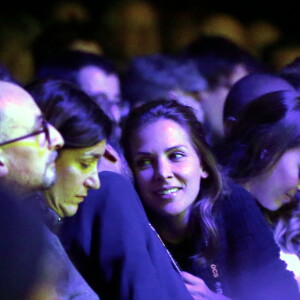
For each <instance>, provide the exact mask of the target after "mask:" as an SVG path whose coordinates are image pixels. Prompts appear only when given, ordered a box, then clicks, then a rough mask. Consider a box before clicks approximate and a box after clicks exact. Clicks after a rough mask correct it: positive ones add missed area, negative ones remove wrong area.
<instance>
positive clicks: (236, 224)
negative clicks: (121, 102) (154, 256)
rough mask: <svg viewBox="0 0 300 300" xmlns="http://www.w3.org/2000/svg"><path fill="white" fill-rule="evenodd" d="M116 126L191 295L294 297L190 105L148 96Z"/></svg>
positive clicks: (250, 204) (266, 237)
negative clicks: (226, 178) (225, 178)
mask: <svg viewBox="0 0 300 300" xmlns="http://www.w3.org/2000/svg"><path fill="white" fill-rule="evenodd" d="M122 130H123V134H122V139H121V142H122V146H123V147H124V154H125V156H126V158H127V160H128V162H129V165H130V167H131V169H132V171H133V176H134V181H135V184H136V187H137V190H138V192H139V194H140V196H141V200H142V202H143V205H144V207H145V209H146V211H147V214H148V216H149V219H150V221H151V222H152V224H153V226H154V228H155V229H156V230H157V231H158V233H159V234H160V236H161V239H162V240H163V241H164V243H165V244H166V246H167V247H168V248H169V250H170V252H171V254H172V255H173V256H174V258H175V260H176V261H177V263H178V264H179V267H180V268H181V269H182V270H183V271H182V272H181V274H182V277H183V279H184V281H185V284H186V287H187V289H188V290H189V291H190V293H191V295H192V296H193V297H194V299H199V297H200V298H201V299H202V297H205V298H206V297H208V298H209V299H214V300H221V299H228V298H227V297H232V298H237V299H243V300H245V299H249V300H250V299H275V298H276V299H282V300H283V299H299V294H298V291H297V284H296V282H295V281H294V280H293V276H292V274H291V273H290V272H288V271H286V270H285V265H284V263H283V262H282V261H280V259H279V251H278V248H277V246H276V244H275V241H274V238H273V236H272V233H271V232H270V230H269V227H268V224H267V223H266V221H265V219H264V216H263V214H262V213H261V211H260V210H259V207H258V206H257V204H256V201H255V199H254V198H253V197H252V196H251V195H250V194H249V193H248V192H247V191H246V190H245V189H243V188H242V187H239V186H237V185H234V184H229V183H228V188H227V184H226V189H224V190H223V189H222V180H221V175H220V173H219V171H218V167H217V164H216V161H215V159H214V156H213V155H212V153H211V151H210V149H209V148H208V146H207V143H206V141H205V135H204V132H203V128H202V125H201V124H200V123H199V122H198V121H197V119H196V117H195V115H194V114H193V112H192V110H191V109H190V108H189V107H187V106H184V105H181V104H179V103H178V102H176V101H171V100H169V101H165V100H159V101H153V102H149V103H146V104H144V105H142V106H140V107H137V108H135V109H133V110H132V111H131V113H130V114H129V115H128V117H127V118H126V119H125V120H124V123H123V128H122ZM262 250H263V251H262ZM221 294H223V295H221ZM225 295H226V296H225Z"/></svg>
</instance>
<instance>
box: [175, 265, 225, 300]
mask: <svg viewBox="0 0 300 300" xmlns="http://www.w3.org/2000/svg"><path fill="white" fill-rule="evenodd" d="M181 275H182V278H183V280H184V283H185V286H186V287H187V289H188V291H189V292H190V294H191V295H192V297H193V298H194V300H230V298H227V297H226V296H223V295H219V294H216V293H214V292H212V291H211V290H210V289H209V288H208V287H207V285H206V284H205V282H204V281H203V280H202V279H201V278H199V277H196V276H194V275H192V274H190V273H188V272H184V271H182V272H181Z"/></svg>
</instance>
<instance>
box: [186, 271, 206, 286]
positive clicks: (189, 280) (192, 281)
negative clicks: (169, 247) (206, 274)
mask: <svg viewBox="0 0 300 300" xmlns="http://www.w3.org/2000/svg"><path fill="white" fill-rule="evenodd" d="M181 276H182V278H183V280H184V282H185V283H188V284H191V285H198V284H203V285H204V286H205V283H204V281H203V280H202V279H201V278H199V277H197V276H194V275H192V274H191V273H188V272H185V271H181Z"/></svg>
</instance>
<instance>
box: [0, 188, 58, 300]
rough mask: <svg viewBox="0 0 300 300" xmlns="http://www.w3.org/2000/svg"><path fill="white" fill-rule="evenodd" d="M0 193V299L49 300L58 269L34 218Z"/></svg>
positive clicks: (23, 206)
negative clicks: (52, 263)
mask: <svg viewBox="0 0 300 300" xmlns="http://www.w3.org/2000/svg"><path fill="white" fill-rule="evenodd" d="M16 200H17V197H14V196H12V194H11V193H9V194H8V193H7V192H5V191H3V190H2V189H0V205H1V211H0V240H1V244H0V299H1V300H20V299H23V300H35V299H43V300H53V299H56V294H55V289H54V287H55V282H56V280H57V279H58V276H57V275H58V271H57V270H58V269H59V266H56V268H53V267H52V266H51V265H50V261H49V260H48V259H47V252H48V249H47V248H46V245H45V237H44V235H43V231H42V227H41V226H40V223H39V221H38V217H37V215H36V214H35V213H34V211H32V210H30V209H29V208H28V206H27V205H25V204H24V203H21V202H17V201H16Z"/></svg>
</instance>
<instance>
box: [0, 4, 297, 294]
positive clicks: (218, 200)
mask: <svg viewBox="0 0 300 300" xmlns="http://www.w3.org/2000/svg"><path fill="white" fill-rule="evenodd" d="M71 3H72V2H71ZM69 4H70V3H69ZM134 4H135V6H134ZM72 9H73V10H71V11H68V8H66V7H65V11H59V10H58V7H57V11H56V18H58V17H59V16H60V17H61V18H64V17H66V18H67V19H64V21H63V22H62V20H61V23H59V22H58V21H57V23H55V24H51V25H50V26H48V27H47V28H46V27H45V28H43V29H42V30H40V32H39V33H38V34H37V33H36V34H32V35H30V34H29V32H27V33H28V36H27V37H24V40H25V39H26V38H28V40H27V42H28V43H29V40H30V49H31V55H32V58H33V61H32V62H33V64H32V65H31V68H30V69H27V70H23V71H24V72H20V73H19V72H18V70H20V69H19V68H17V67H15V66H17V65H18V59H20V61H21V60H22V59H23V58H21V56H20V57H19V56H18V55H15V54H16V53H14V52H13V53H12V54H13V57H14V59H16V61H12V60H11V59H7V58H8V57H9V50H8V52H5V51H7V49H6V50H5V49H4V47H0V48H1V49H0V64H1V65H0V116H1V117H0V203H1V212H0V214H1V218H0V237H2V238H1V243H0V299H1V300H20V299H22V300H23V299H24V300H37V299H38V300H44V299H45V300H56V299H60V300H71V299H75V300H77V299H78V300H93V299H95V300H96V299H102V300H104V299H107V300H118V299H120V300H127V299H128V300H148V299H149V300H153V299H161V300H168V299H170V300H171V299H172V300H177V299H178V300H185V299H187V300H188V299H189V300H205V299H206V300H230V299H232V300H265V299H274V300H275V299H276V300H277V299H278V300H297V299H300V94H299V91H300V53H299V54H297V53H296V52H294V54H295V55H294V57H293V58H292V59H290V60H289V61H288V62H287V63H284V64H282V65H281V66H280V67H279V66H278V67H277V68H275V65H271V64H269V63H267V62H266V61H263V60H262V59H261V58H262V56H259V55H258V51H260V49H258V46H257V48H256V49H254V48H253V49H252V50H253V51H251V45H250V44H249V41H248V42H247V43H246V42H245V36H243V35H242V29H241V28H240V30H239V31H238V32H239V33H240V35H239V36H237V35H235V38H233V37H232V36H230V34H232V32H233V31H234V30H233V29H232V27H230V26H229V25H228V26H229V27H228V28H229V33H230V34H229V35H227V33H226V36H225V35H224V34H223V33H222V32H221V31H218V32H215V31H214V30H217V24H218V23H216V21H215V22H214V23H213V24H214V25H211V26H212V27H210V24H211V23H210V22H212V16H210V17H209V18H208V17H207V18H204V19H203V22H202V23H201V31H200V29H199V31H198V32H197V35H193V34H190V35H188V34H187V35H186V36H185V37H184V36H180V35H179V31H178V40H177V42H178V44H177V48H176V49H175V48H174V49H173V51H169V52H168V51H163V50H162V49H161V48H160V47H159V39H158V36H156V35H154V32H155V31H156V30H158V27H157V24H156V23H155V22H154V21H155V20H156V19H157V14H156V12H155V11H154V10H153V8H152V7H150V6H149V4H147V3H146V2H141V1H133V2H131V3H130V5H125V4H124V5H120V6H116V7H114V8H113V9H112V10H111V12H110V14H108V15H107V19H106V22H107V24H106V25H107V26H108V25H110V26H109V30H111V32H114V33H115V35H114V36H113V37H114V38H112V39H111V40H110V41H109V42H108V41H106V40H105V39H102V40H101V39H98V37H96V36H95V35H94V34H93V32H91V31H90V29H91V27H89V26H88V25H90V23H87V22H86V21H82V20H81V18H82V19H84V20H86V18H87V15H86V14H84V13H83V12H84V11H82V10H80V8H78V10H75V8H74V6H73V7H72ZM81 9H82V8H81ZM54 12H55V10H53V11H52V13H53V14H54ZM71 12H72V13H73V14H71ZM71 15H72V16H73V18H77V21H76V22H74V20H73V19H72V18H71ZM141 15H143V16H144V17H145V18H137V19H134V21H132V20H131V23H130V22H129V21H128V19H127V18H129V16H130V17H131V18H134V17H137V16H139V17H141ZM68 17H69V18H71V19H72V20H71V19H68ZM146 17H148V18H149V20H150V19H151V22H150V21H149V20H148V19H147V18H146ZM215 17H216V19H217V20H219V21H220V20H223V21H224V20H227V21H228V18H229V17H228V16H225V15H221V14H218V15H217V16H215ZM146 19H147V20H148V21H149V23H147V24H146V25H147V26H148V27H147V26H146V25H145V24H144V23H143V22H144V21H146ZM116 20H117V21H118V22H116ZM125 20H127V21H128V24H126V26H125ZM137 20H139V22H140V23H139V22H138V21H137ZM204 21H205V22H204ZM224 22H225V21H224ZM183 23H184V22H183ZM187 24H190V25H191V23H187ZM187 24H186V25H187ZM226 24H227V23H226ZM230 24H231V26H238V25H239V24H238V22H237V21H236V20H235V22H234V20H232V19H230ZM138 25H140V26H141V28H143V30H142V29H141V28H135V26H138ZM142 25H143V26H144V27H143V26H142ZM193 25H194V26H195V24H193ZM225 27H226V26H225ZM145 28H148V29H149V28H151V30H150V31H151V32H150V31H147V30H145ZM193 28H195V27H193ZM199 28H200V27H199ZM212 28H213V29H214V30H213V31H212ZM19 29H20V28H19ZM19 29H18V30H19ZM27 29H28V28H27ZM139 29H140V30H139ZM185 29H187V28H185ZM273 29H274V28H273ZM14 30H17V29H16V27H14ZM22 30H23V29H22ZM253 30H254V29H253ZM257 30H259V29H257ZM2 31H3V30H2V29H1V30H0V40H1V41H2V40H5V39H7V36H5V33H4V31H3V32H2ZM24 32H25V29H24ZM24 32H23V33H24ZM252 33H253V34H254V32H252ZM273 33H274V31H273ZM173 34H175V33H173ZM12 36H13V35H12ZM274 36H275V34H274V35H273V37H274ZM187 37H189V38H190V39H187ZM276 37H277V39H276V38H275V37H274V40H272V42H275V40H276V42H278V41H279V34H278V35H277V36H276ZM171 38H172V36H171V35H170V41H171ZM270 38H271V37H270ZM8 40H9V39H8ZM254 40H255V39H254ZM11 41H12V43H13V37H11ZM100 41H101V42H100ZM173 42H174V45H175V40H174V41H173ZM269 43H270V44H271V41H269ZM125 44H126V45H127V46H128V47H126V48H125V47H123V46H124V45H125ZM246 44H247V47H246ZM23 46H24V45H23ZM122 47H123V48H122ZM253 47H254V46H253ZM28 49H29V48H28ZM165 49H167V48H165ZM175 50H176V51H175ZM110 51H111V52H110ZM261 51H262V50H261ZM16 52H17V51H16ZM4 53H5V55H4ZM261 53H262V52H261ZM12 62H13V63H12ZM28 68H29V67H28Z"/></svg>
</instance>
